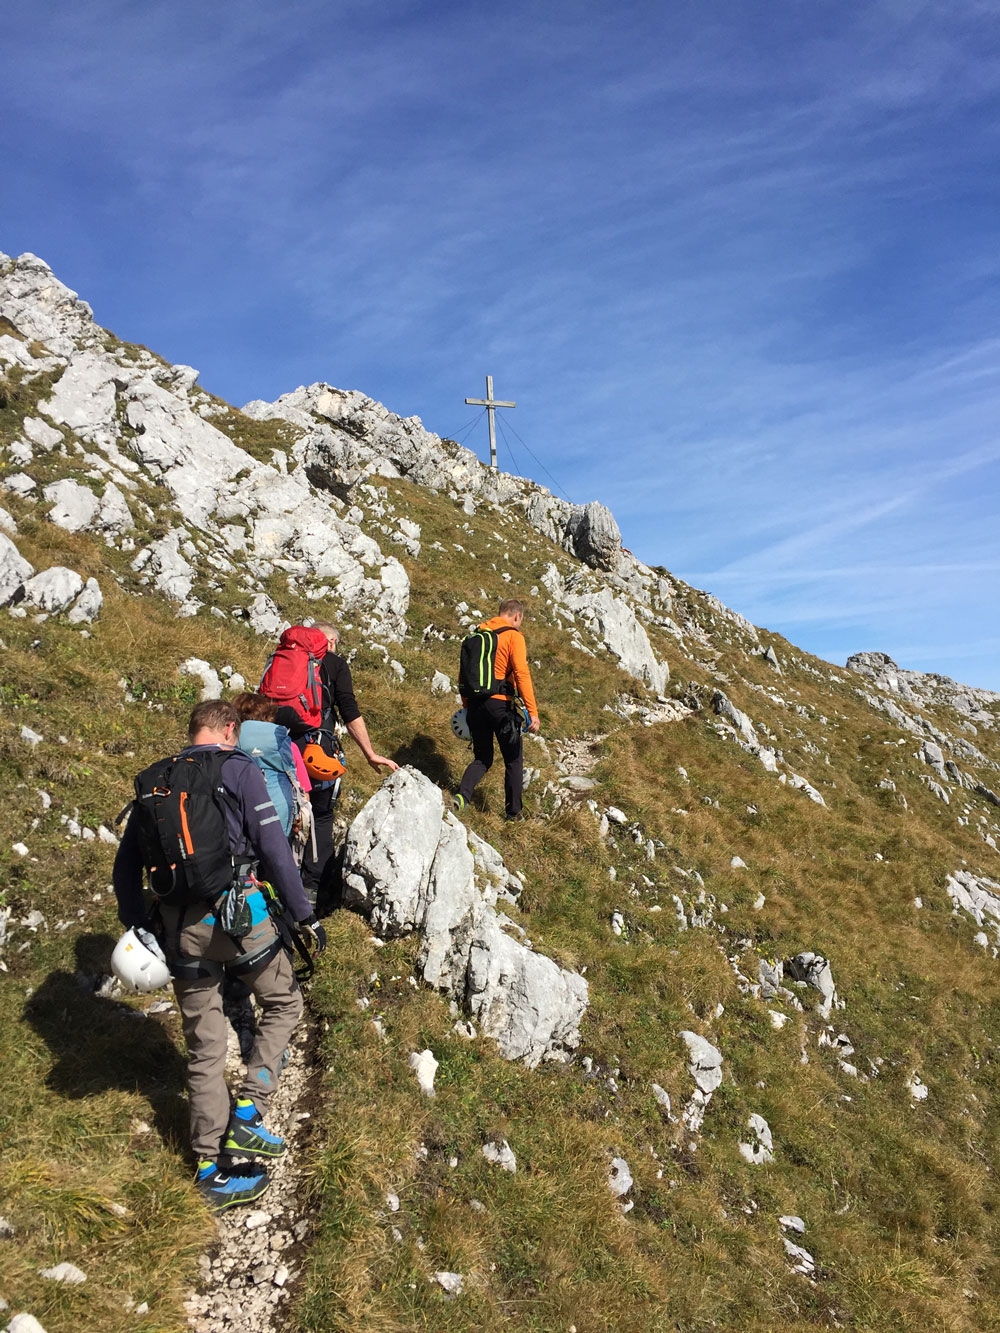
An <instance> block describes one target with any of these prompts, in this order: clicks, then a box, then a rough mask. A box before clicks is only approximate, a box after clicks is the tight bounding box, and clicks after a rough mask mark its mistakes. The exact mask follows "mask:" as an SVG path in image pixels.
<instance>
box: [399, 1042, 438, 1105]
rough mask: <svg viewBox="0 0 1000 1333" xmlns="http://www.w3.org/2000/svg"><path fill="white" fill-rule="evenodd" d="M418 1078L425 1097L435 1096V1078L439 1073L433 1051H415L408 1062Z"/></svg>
mask: <svg viewBox="0 0 1000 1333" xmlns="http://www.w3.org/2000/svg"><path fill="white" fill-rule="evenodd" d="M407 1063H408V1064H409V1066H410V1068H411V1069H412V1070H413V1072H414V1074H415V1075H416V1078H417V1084H418V1086H419V1088H420V1091H421V1092H422V1093H423V1094H424V1096H425V1097H433V1096H434V1076H435V1074H436V1073H437V1071H438V1062H437V1060H435V1058H434V1052H433V1051H413V1052H412V1053H411V1055H410V1058H409V1060H408V1062H407Z"/></svg>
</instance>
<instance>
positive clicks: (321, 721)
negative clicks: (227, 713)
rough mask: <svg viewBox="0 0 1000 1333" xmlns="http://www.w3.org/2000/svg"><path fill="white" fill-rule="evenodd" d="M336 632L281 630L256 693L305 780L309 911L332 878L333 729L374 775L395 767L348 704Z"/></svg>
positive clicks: (348, 682)
mask: <svg viewBox="0 0 1000 1333" xmlns="http://www.w3.org/2000/svg"><path fill="white" fill-rule="evenodd" d="M339 642H340V631H339V630H338V629H337V627H336V626H335V625H332V624H330V623H329V622H328V621H318V622H317V623H316V624H315V625H293V626H291V628H290V629H286V630H285V632H284V633H283V634H282V636H281V638H280V639H279V641H278V647H277V649H276V650H275V651H274V652H273V653H272V654H271V657H270V659H269V660H268V663H267V666H266V667H265V669H264V675H263V676H262V677H261V682H260V686H259V691H260V693H261V694H262V695H264V696H265V698H268V699H272V700H273V701H274V702H275V703H277V704H279V705H280V707H279V710H278V712H277V714H276V716H275V721H276V722H278V723H280V724H281V725H282V726H285V727H287V728H288V730H289V732H290V733H291V736H292V739H293V740H294V741H295V742H296V744H297V745H299V747H300V748H301V749H302V754H303V758H304V760H305V763H306V768H307V769H308V770H309V776H310V778H311V780H312V790H311V791H310V793H309V799H310V802H311V804H312V812H313V835H314V843H313V845H311V846H307V848H306V852H305V856H304V858H303V861H302V884H303V886H304V888H305V891H306V893H307V895H308V896H309V900H310V902H311V903H312V904H313V906H314V907H315V905H316V902H317V899H318V898H319V897H320V895H321V892H322V893H323V894H325V893H326V892H327V891H328V889H329V886H330V878H331V874H332V870H333V862H334V849H333V811H334V805H335V804H336V800H337V797H338V795H339V794H340V778H341V776H342V775H343V773H344V772H345V771H346V769H345V766H344V756H343V753H342V752H341V750H340V743H339V741H338V739H337V734H336V730H335V727H336V723H337V719H338V717H339V719H340V721H341V722H342V723H343V725H344V726H345V727H346V729H347V734H348V735H349V736H350V737H351V739H352V740H353V741H354V743H355V744H356V745H357V746H358V748H359V749H360V751H361V753H362V754H363V755H364V757H365V759H366V760H367V762H368V764H369V765H370V766H371V767H372V768H374V769H375V771H376V772H378V771H379V770H380V769H382V768H387V769H388V770H389V772H390V773H394V772H395V771H396V769H397V768H398V767H399V765H398V764H396V763H394V762H393V760H391V759H389V758H387V757H386V756H385V755H383V754H377V753H376V751H375V749H374V747H373V745H372V743H371V738H370V737H369V735H368V728H367V726H366V725H365V720H364V718H363V717H362V716H361V709H360V708H359V707H358V701H357V699H356V698H355V696H354V682H353V680H352V678H351V668H350V665H349V664H348V662H347V659H346V658H344V657H341V656H340V654H339V653H338V652H337V645H338V643H339Z"/></svg>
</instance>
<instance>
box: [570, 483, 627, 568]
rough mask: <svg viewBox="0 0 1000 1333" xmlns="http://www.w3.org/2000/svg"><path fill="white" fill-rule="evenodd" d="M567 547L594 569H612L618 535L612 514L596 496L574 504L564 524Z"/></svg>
mask: <svg viewBox="0 0 1000 1333" xmlns="http://www.w3.org/2000/svg"><path fill="white" fill-rule="evenodd" d="M566 535H567V538H568V544H569V546H570V549H571V550H572V551H573V552H574V553H575V554H576V555H578V556H579V557H580V559H581V560H583V561H585V562H586V563H587V564H588V565H591V566H592V567H593V568H594V569H608V570H611V569H614V567H615V565H616V563H617V560H618V555H619V553H620V552H621V549H622V535H621V532H620V531H619V528H618V524H617V523H616V522H615V518H614V515H613V514H612V512H611V510H610V509H607V508H605V506H604V505H602V504H600V503H599V502H598V501H597V500H592V501H591V502H590V504H587V505H583V506H582V507H580V508H576V509H574V510H573V512H572V513H571V514H570V517H569V522H568V523H567V525H566Z"/></svg>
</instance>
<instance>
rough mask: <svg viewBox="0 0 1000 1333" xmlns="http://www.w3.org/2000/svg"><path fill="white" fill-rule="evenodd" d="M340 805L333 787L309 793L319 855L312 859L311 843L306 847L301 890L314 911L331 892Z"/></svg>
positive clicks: (310, 841)
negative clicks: (336, 813) (336, 815)
mask: <svg viewBox="0 0 1000 1333" xmlns="http://www.w3.org/2000/svg"><path fill="white" fill-rule="evenodd" d="M336 801H337V789H336V788H335V787H334V786H332V785H331V786H329V787H313V789H312V791H311V792H310V793H309V803H310V805H311V806H312V813H313V827H314V829H315V830H316V855H315V856H313V849H312V839H311V838H310V839H309V841H308V842H307V843H306V850H305V855H304V856H303V858H302V887H303V888H304V889H305V891H306V897H307V898H308V899H309V901H310V903H311V904H312V906H313V908H315V906H316V900H317V898H318V897H320V898H323V899H327V898H328V894H329V893H330V889H331V884H330V881H331V878H332V875H333V863H334V853H333V807H334V805H335V804H336Z"/></svg>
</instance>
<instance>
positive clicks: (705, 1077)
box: [680, 1032, 722, 1093]
mask: <svg viewBox="0 0 1000 1333" xmlns="http://www.w3.org/2000/svg"><path fill="white" fill-rule="evenodd" d="M680 1035H681V1040H682V1041H683V1042H684V1043H685V1045H686V1046H687V1048H688V1071H689V1073H690V1074H691V1077H692V1078H693V1079H694V1081H695V1083H697V1085H698V1087H699V1088H700V1089H701V1090H702V1092H706V1093H713V1092H714V1091H715V1089H716V1088H717V1087H718V1086H719V1084H720V1083H721V1082H722V1052H721V1051H720V1050H718V1049H717V1048H716V1047H715V1046H713V1045H712V1043H711V1042H710V1041H706V1040H705V1038H704V1037H701V1036H699V1035H698V1033H697V1032H682V1033H681V1034H680Z"/></svg>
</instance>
